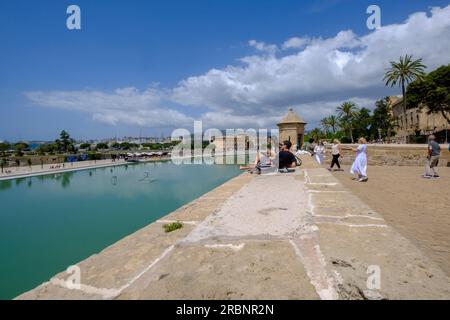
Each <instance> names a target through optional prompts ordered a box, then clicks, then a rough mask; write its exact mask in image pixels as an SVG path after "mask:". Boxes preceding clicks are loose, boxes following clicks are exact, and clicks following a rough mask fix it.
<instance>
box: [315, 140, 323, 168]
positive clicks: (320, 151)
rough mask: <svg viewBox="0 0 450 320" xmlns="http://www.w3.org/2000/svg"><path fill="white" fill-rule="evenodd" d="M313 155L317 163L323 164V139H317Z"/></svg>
mask: <svg viewBox="0 0 450 320" xmlns="http://www.w3.org/2000/svg"><path fill="white" fill-rule="evenodd" d="M314 156H315V157H316V161H317V163H318V164H320V165H323V161H324V158H325V145H324V144H323V141H319V143H318V144H317V145H316V146H315V148H314Z"/></svg>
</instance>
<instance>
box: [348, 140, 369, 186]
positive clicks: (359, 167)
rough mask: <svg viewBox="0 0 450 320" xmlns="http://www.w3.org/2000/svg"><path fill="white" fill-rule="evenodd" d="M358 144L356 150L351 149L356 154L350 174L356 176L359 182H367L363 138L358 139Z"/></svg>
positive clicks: (365, 147) (365, 145)
mask: <svg viewBox="0 0 450 320" xmlns="http://www.w3.org/2000/svg"><path fill="white" fill-rule="evenodd" d="M358 144H359V146H358V148H354V149H353V151H355V152H356V158H355V161H354V162H353V165H352V168H351V169H350V172H351V174H357V175H358V181H359V182H367V181H368V180H369V178H368V177H367V155H366V149H367V141H366V139H364V138H359V140H358Z"/></svg>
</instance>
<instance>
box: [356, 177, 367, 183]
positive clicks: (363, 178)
mask: <svg viewBox="0 0 450 320" xmlns="http://www.w3.org/2000/svg"><path fill="white" fill-rule="evenodd" d="M367 181H369V178H367V177H362V178H360V179H359V180H358V182H367Z"/></svg>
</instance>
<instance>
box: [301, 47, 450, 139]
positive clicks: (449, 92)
mask: <svg viewBox="0 0 450 320" xmlns="http://www.w3.org/2000/svg"><path fill="white" fill-rule="evenodd" d="M426 68H427V67H426V66H425V65H424V64H423V63H422V59H417V60H413V57H412V56H410V55H405V56H404V57H403V56H402V57H400V59H399V61H391V62H390V68H389V69H388V70H387V72H386V73H385V76H384V79H383V80H384V82H385V85H386V86H390V87H393V86H396V85H398V86H399V87H400V88H401V90H402V105H403V112H404V113H405V112H406V111H407V110H408V109H411V108H418V109H419V110H420V111H422V110H423V109H425V110H426V112H427V113H428V114H432V113H438V114H441V115H442V116H443V117H444V118H445V119H446V120H447V122H448V123H449V124H450V116H449V115H450V65H445V66H441V67H439V68H438V69H436V70H434V71H432V72H430V73H429V74H426V73H425V69H426ZM320 124H321V127H320V128H315V129H313V130H311V131H310V132H309V133H308V135H307V136H306V138H307V139H309V138H313V139H315V140H319V139H332V138H339V139H341V141H342V142H347V143H354V141H355V139H356V138H358V137H365V138H366V139H368V140H384V139H388V140H390V138H391V137H392V136H395V134H396V132H395V129H396V127H397V119H394V116H393V113H392V110H391V105H390V101H389V97H385V98H383V99H380V100H378V101H376V103H375V109H374V110H373V111H371V110H369V109H368V108H365V107H362V108H360V107H359V106H358V105H357V104H356V103H354V102H352V101H347V102H344V103H342V104H341V105H340V106H338V107H337V108H336V112H335V114H333V115H330V116H328V117H325V118H323V119H322V120H321V121H320Z"/></svg>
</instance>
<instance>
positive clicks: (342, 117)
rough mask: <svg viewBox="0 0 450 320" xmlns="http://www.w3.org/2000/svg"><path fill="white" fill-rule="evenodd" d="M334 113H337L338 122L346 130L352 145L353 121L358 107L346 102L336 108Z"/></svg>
mask: <svg viewBox="0 0 450 320" xmlns="http://www.w3.org/2000/svg"><path fill="white" fill-rule="evenodd" d="M336 111H337V112H338V117H339V121H340V123H341V125H342V127H343V128H344V129H346V130H348V132H349V133H350V139H351V140H352V143H354V142H355V141H354V139H353V120H354V118H355V117H356V115H357V114H358V111H359V108H358V106H357V105H356V104H355V103H353V102H351V101H347V102H344V103H343V104H341V105H340V106H339V107H337V109H336Z"/></svg>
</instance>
